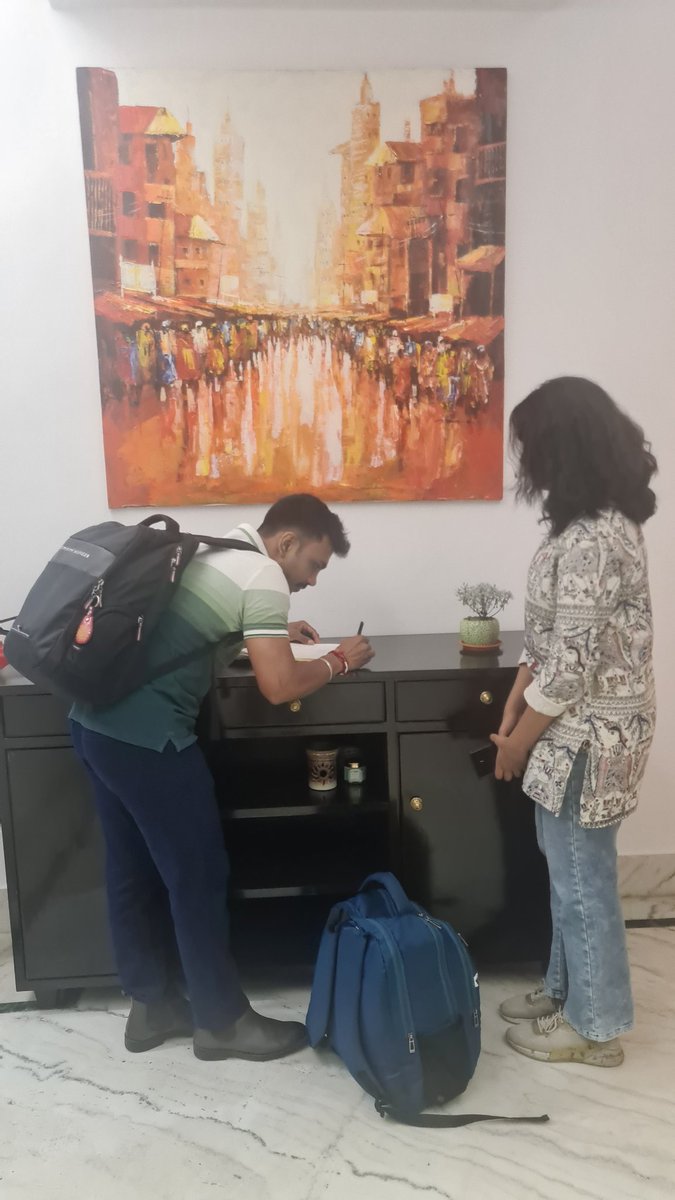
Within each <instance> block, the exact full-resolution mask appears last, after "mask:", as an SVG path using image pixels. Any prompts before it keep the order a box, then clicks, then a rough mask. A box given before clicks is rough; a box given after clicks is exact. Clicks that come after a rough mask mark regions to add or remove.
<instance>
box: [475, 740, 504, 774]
mask: <svg viewBox="0 0 675 1200" xmlns="http://www.w3.org/2000/svg"><path fill="white" fill-rule="evenodd" d="M469 758H470V759H471V761H472V763H473V768H474V771H475V772H476V775H477V776H478V778H479V779H483V777H484V776H485V775H492V774H493V772H494V769H495V763H496V761H497V747H496V746H495V744H494V742H490V743H489V745H487V746H480V748H479V749H478V750H471V751H470V753H469Z"/></svg>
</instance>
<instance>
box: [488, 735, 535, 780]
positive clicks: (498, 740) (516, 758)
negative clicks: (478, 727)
mask: <svg viewBox="0 0 675 1200" xmlns="http://www.w3.org/2000/svg"><path fill="white" fill-rule="evenodd" d="M490 741H491V742H494V744H495V746H496V747H497V761H496V763H495V778H496V779H505V780H506V781H507V782H509V781H510V780H511V779H519V778H520V776H521V775H523V774H524V773H525V767H526V766H527V756H528V751H527V750H526V749H525V748H524V747H523V746H522V745H521V744H520V743H519V742H518V741H517V740H516V739H515V738H513V737H511V736H507V737H504V736H503V735H502V734H501V733H492V734H490Z"/></svg>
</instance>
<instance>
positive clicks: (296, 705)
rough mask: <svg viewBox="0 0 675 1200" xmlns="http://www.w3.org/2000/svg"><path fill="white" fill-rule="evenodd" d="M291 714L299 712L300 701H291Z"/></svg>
mask: <svg viewBox="0 0 675 1200" xmlns="http://www.w3.org/2000/svg"><path fill="white" fill-rule="evenodd" d="M288 707H289V708H290V710H291V712H292V713H296V712H300V709H301V708H302V700H291V702H290V704H289V706H288Z"/></svg>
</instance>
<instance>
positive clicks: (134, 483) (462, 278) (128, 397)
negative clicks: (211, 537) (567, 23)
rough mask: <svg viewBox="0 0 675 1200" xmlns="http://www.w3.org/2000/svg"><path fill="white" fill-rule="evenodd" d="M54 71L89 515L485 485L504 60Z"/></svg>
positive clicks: (500, 253) (497, 434) (498, 291)
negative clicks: (84, 247) (74, 86)
mask: <svg viewBox="0 0 675 1200" xmlns="http://www.w3.org/2000/svg"><path fill="white" fill-rule="evenodd" d="M77 83H78V98H79V108H80V125H81V133H82V147H83V163H84V183H85V189H84V191H85V201H86V209H87V223H88V231H89V247H90V258H91V269H92V279H93V290H94V310H95V318H96V330H97V339H98V356H99V371H100V384H101V402H102V420H103V437H104V447H105V458H106V470H107V481H108V496H109V502H110V505H111V507H114V508H117V507H123V506H127V505H148V506H157V505H170V504H171V505H181V504H198V503H207V504H214V503H257V502H260V503H267V502H270V501H273V500H274V499H276V498H277V497H278V496H280V495H282V494H284V493H285V492H288V491H298V490H311V491H313V492H315V493H316V494H317V495H320V496H321V497H322V498H324V499H326V500H333V501H335V500H343V501H349V500H445V499H447V500H450V499H461V500H469V499H498V498H500V497H501V495H502V451H503V446H502V442H503V381H504V352H503V345H504V271H505V236H504V234H505V187H506V72H505V71H503V70H500V69H493V68H490V69H488V68H485V69H483V68H477V69H475V70H471V71H467V70H462V71H451V70H448V71H446V72H430V71H414V72H411V71H401V72H375V73H371V74H366V75H362V76H359V75H354V74H352V73H341V72H325V73H323V72H322V73H312V72H275V73H271V74H265V75H263V74H258V73H239V74H238V73H228V74H226V75H223V76H214V77H211V76H206V77H205V76H203V75H200V74H190V73H187V74H186V75H185V76H184V77H182V76H181V75H180V73H179V74H178V75H174V73H170V74H166V73H161V72H133V71H119V72H112V71H109V70H102V69H96V68H81V69H80V70H78V75H77Z"/></svg>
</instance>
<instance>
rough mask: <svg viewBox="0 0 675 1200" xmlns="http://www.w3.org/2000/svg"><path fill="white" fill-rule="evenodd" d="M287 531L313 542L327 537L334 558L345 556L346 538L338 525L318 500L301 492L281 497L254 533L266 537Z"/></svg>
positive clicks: (347, 541)
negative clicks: (290, 530)
mask: <svg viewBox="0 0 675 1200" xmlns="http://www.w3.org/2000/svg"><path fill="white" fill-rule="evenodd" d="M287 529H292V530H293V531H294V533H299V534H300V536H301V537H304V538H309V539H311V540H313V541H314V540H316V541H320V540H321V538H323V537H327V538H328V540H329V542H330V544H331V546H332V547H333V553H334V554H337V556H338V558H344V557H345V555H346V554H348V553H349V538H348V537H347V534H346V533H345V528H344V525H343V524H342V521H341V520H340V518H339V517H338V516H337V514H336V513H334V512H331V510H330V509H329V507H328V505H327V504H324V502H323V500H319V498H318V496H311V495H309V494H308V493H305V492H298V493H297V494H296V495H293V496H283V497H282V499H281V500H277V502H276V504H273V505H272V507H271V508H270V509H269V511H268V512H267V514H266V516H265V519H264V521H263V523H262V525H261V526H260V529H259V530H258V532H259V533H260V534H261V535H262V536H263V537H264V536H265V535H267V536H268V537H270V536H271V535H272V534H274V533H282V532H283V531H284V530H287Z"/></svg>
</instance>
